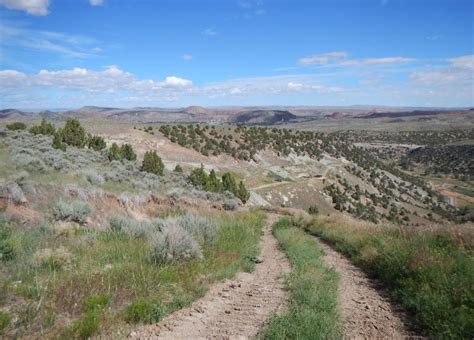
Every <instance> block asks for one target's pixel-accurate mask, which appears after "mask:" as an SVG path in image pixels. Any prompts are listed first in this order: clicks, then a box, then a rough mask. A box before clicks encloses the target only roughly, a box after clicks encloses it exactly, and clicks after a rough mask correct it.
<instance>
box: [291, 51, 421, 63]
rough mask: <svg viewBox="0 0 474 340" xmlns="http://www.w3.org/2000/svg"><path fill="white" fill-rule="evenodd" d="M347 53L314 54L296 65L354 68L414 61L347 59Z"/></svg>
mask: <svg viewBox="0 0 474 340" xmlns="http://www.w3.org/2000/svg"><path fill="white" fill-rule="evenodd" d="M347 57H348V53H347V52H342V51H341V52H330V53H324V54H315V55H312V56H309V57H304V58H300V59H299V60H298V64H300V65H303V66H309V65H329V66H355V65H376V64H393V63H407V62H413V61H416V59H414V58H405V57H386V58H367V59H348V58H347Z"/></svg>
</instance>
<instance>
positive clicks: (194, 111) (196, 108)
mask: <svg viewBox="0 0 474 340" xmlns="http://www.w3.org/2000/svg"><path fill="white" fill-rule="evenodd" d="M184 111H185V112H187V113H192V114H199V113H208V111H209V110H208V109H206V108H205V107H202V106H188V107H187V108H185V109H184Z"/></svg>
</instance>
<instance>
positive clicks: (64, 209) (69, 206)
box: [53, 201, 91, 224]
mask: <svg viewBox="0 0 474 340" xmlns="http://www.w3.org/2000/svg"><path fill="white" fill-rule="evenodd" d="M90 213H91V207H90V205H89V204H88V203H87V202H83V201H74V202H72V203H66V202H64V201H59V202H58V203H56V205H55V206H54V207H53V216H54V218H55V219H57V220H61V221H72V222H77V223H79V224H84V223H86V221H87V218H88V217H89V215H90Z"/></svg>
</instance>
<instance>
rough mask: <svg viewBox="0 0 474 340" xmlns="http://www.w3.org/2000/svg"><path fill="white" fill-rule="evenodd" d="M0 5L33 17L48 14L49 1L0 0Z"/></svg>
mask: <svg viewBox="0 0 474 340" xmlns="http://www.w3.org/2000/svg"><path fill="white" fill-rule="evenodd" d="M0 5H2V6H5V7H6V8H8V9H16V10H20V11H25V12H26V13H28V14H31V15H38V16H43V15H47V14H48V5H49V1H48V0H0Z"/></svg>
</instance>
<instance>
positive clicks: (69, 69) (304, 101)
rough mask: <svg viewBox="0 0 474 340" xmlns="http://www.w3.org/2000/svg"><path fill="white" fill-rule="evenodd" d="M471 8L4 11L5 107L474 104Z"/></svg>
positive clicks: (121, 4) (148, 3)
mask: <svg viewBox="0 0 474 340" xmlns="http://www.w3.org/2000/svg"><path fill="white" fill-rule="evenodd" d="M473 4H474V2H473V1H472V0H444V1H441V0H425V1H421V0H360V1H358V0H345V1H342V0H321V1H317V0H313V1H309V0H306V1H299V0H293V1H289V0H286V1H284V0H266V1H264V0H235V1H234V0H232V1H231V0H220V1H217V0H215V1H196V0H195V1H179V0H175V1H171V0H168V1H160V0H155V1H152V0H49V1H48V0H0V107H2V108H6V107H15V108H64V107H66V108H74V107H79V106H82V105H99V106H123V107H125V106H126V107H133V106H168V107H177V106H185V105H205V106H223V105H355V104H358V105H366V104H367V105H391V106H474V79H473V74H474V52H473V46H474V26H473V22H474V8H473V6H474V5H473Z"/></svg>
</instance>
